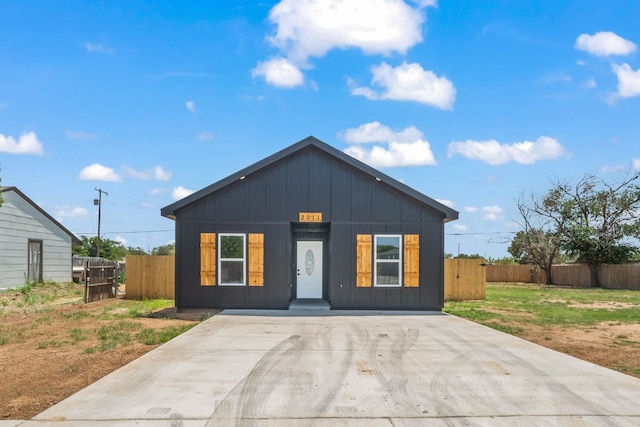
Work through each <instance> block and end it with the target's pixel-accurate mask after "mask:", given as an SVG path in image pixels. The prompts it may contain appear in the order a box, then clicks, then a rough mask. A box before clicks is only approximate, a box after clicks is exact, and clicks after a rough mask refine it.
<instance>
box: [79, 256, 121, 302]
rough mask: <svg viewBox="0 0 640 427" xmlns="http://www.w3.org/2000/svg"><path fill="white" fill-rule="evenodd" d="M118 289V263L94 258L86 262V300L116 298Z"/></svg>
mask: <svg viewBox="0 0 640 427" xmlns="http://www.w3.org/2000/svg"><path fill="white" fill-rule="evenodd" d="M117 291H118V263H117V262H116V261H111V260H109V259H99V258H94V259H92V260H87V261H85V262H84V302H85V303H89V302H95V301H101V300H103V299H107V298H115V297H116V293H117Z"/></svg>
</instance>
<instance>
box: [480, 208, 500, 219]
mask: <svg viewBox="0 0 640 427" xmlns="http://www.w3.org/2000/svg"><path fill="white" fill-rule="evenodd" d="M502 212H503V211H502V208H501V207H499V206H495V205H494V206H483V207H482V213H483V218H484V219H486V220H487V221H498V220H499V219H502Z"/></svg>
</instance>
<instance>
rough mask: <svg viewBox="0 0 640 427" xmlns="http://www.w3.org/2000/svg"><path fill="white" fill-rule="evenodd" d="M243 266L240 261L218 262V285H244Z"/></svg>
mask: <svg viewBox="0 0 640 427" xmlns="http://www.w3.org/2000/svg"><path fill="white" fill-rule="evenodd" d="M243 266H244V263H243V262H242V261H220V270H221V271H220V283H221V284H233V283H244V271H243V270H244V269H243Z"/></svg>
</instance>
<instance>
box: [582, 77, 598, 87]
mask: <svg viewBox="0 0 640 427" xmlns="http://www.w3.org/2000/svg"><path fill="white" fill-rule="evenodd" d="M596 86H598V85H597V83H596V80H595V79H594V78H593V77H591V78H590V79H589V80H587V81H586V82H584V83H583V84H582V87H584V88H585V89H593V88H595V87H596Z"/></svg>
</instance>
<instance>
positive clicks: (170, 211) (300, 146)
mask: <svg viewBox="0 0 640 427" xmlns="http://www.w3.org/2000/svg"><path fill="white" fill-rule="evenodd" d="M309 147H314V148H316V149H318V150H320V151H323V152H324V153H326V154H328V155H329V156H332V157H334V158H336V159H338V160H339V161H341V162H344V163H346V164H347V165H349V166H351V167H352V168H354V169H356V170H357V171H359V172H360V173H362V174H365V175H369V176H371V177H372V178H373V179H376V180H377V181H381V182H382V183H383V184H386V185H387V186H389V187H391V188H393V189H395V190H397V191H399V192H400V193H403V194H405V195H407V196H409V197H411V198H413V199H415V200H417V201H418V202H420V203H422V204H424V205H426V206H428V207H430V208H432V209H435V210H437V211H439V212H442V213H443V214H444V222H449V221H453V220H455V219H458V212H457V211H455V210H453V209H451V208H449V207H448V206H445V205H443V204H442V203H440V202H438V201H437V200H434V199H432V198H430V197H427V196H425V195H424V194H422V193H420V192H419V191H416V190H414V189H413V188H411V187H409V186H407V185H405V184H403V183H401V182H400V181H397V180H395V179H393V178H391V177H390V176H388V175H385V174H383V173H382V172H380V171H378V170H377V169H374V168H372V167H371V166H368V165H366V164H364V163H362V162H361V161H359V160H357V159H355V158H353V157H351V156H349V155H348V154H345V153H343V152H342V151H340V150H337V149H336V148H334V147H332V146H330V145H328V144H326V143H324V142H322V141H320V140H319V139H317V138H315V137H313V136H308V137H307V138H305V139H303V140H301V141H299V142H297V143H295V144H293V145H291V146H289V147H287V148H285V149H284V150H281V151H279V152H277V153H275V154H272V155H271V156H269V157H266V158H265V159H263V160H260V161H259V162H257V163H254V164H253V165H251V166H249V167H246V168H244V169H242V170H241V171H239V172H236V173H235V174H233V175H230V176H228V177H226V178H224V179H222V180H220V181H218V182H216V183H214V184H211V185H209V186H207V187H205V188H203V189H201V190H199V191H196V192H195V193H193V194H191V195H189V196H187V197H185V198H183V199H180V200H178V201H177V202H175V203H172V204H170V205H168V206H165V207H164V208H162V209H161V210H160V213H161V215H162V216H165V217H167V218H171V219H175V213H176V211H178V210H180V209H182V208H184V207H185V206H188V205H190V204H192V203H195V202H197V201H198V200H200V199H201V198H203V197H206V196H209V195H210V194H212V193H215V192H216V191H218V190H220V189H222V188H224V187H226V186H228V185H230V184H232V183H234V182H236V181H238V180H239V179H244V177H247V176H249V175H251V174H253V173H255V172H257V171H259V170H262V169H264V168H267V167H269V166H271V165H272V164H274V163H276V162H278V161H280V160H282V159H285V158H287V157H289V156H291V155H294V154H295V153H297V152H300V151H302V150H304V149H307V148H309Z"/></svg>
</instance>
